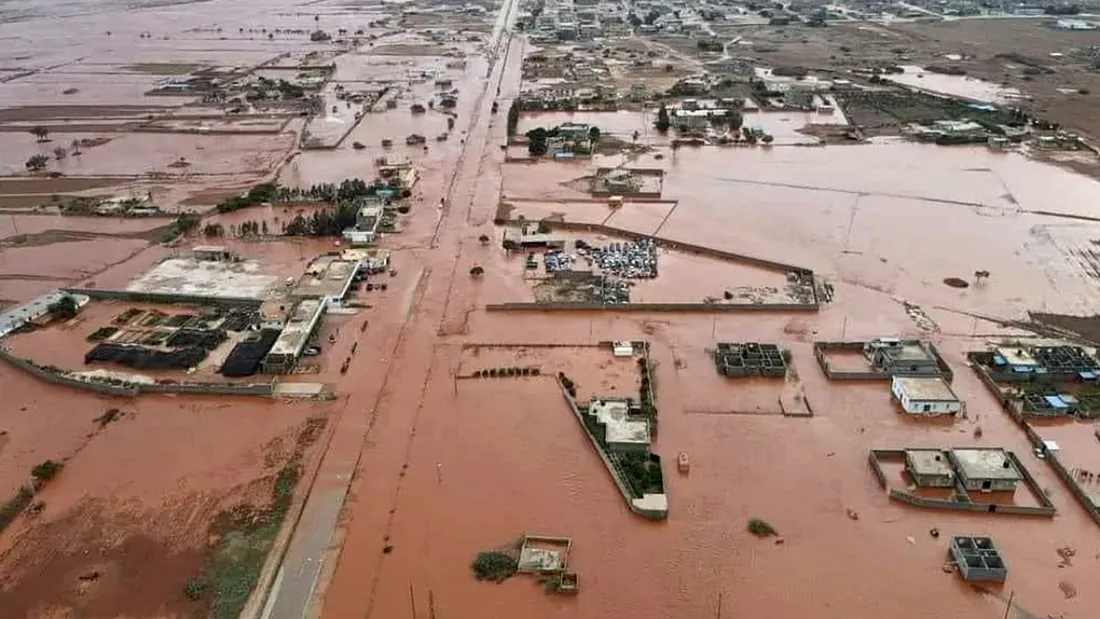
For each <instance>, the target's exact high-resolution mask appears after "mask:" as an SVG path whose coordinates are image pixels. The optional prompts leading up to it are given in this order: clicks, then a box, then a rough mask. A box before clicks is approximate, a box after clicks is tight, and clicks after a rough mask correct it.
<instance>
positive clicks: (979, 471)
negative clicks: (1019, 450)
mask: <svg viewBox="0 0 1100 619" xmlns="http://www.w3.org/2000/svg"><path fill="white" fill-rule="evenodd" d="M948 455H949V456H950V458H951V460H952V463H953V464H954V467H955V474H956V475H958V478H959V482H960V483H962V485H963V487H964V488H966V489H967V490H968V491H973V490H977V491H982V492H1013V491H1015V490H1016V485H1017V484H1018V483H1019V482H1020V480H1021V479H1023V475H1021V474H1020V471H1019V470H1018V469H1017V468H1016V464H1015V463H1014V462H1013V461H1012V458H1011V457H1010V454H1009V453H1008V452H1006V451H1005V450H1003V449H998V448H976V447H975V448H966V449H952V450H951V451H950V452H948Z"/></svg>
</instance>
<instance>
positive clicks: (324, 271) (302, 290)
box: [290, 254, 359, 306]
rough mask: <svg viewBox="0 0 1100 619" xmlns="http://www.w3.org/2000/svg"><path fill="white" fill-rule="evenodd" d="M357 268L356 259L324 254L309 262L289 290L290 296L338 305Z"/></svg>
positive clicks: (348, 287) (346, 291)
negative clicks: (303, 272) (302, 273)
mask: <svg viewBox="0 0 1100 619" xmlns="http://www.w3.org/2000/svg"><path fill="white" fill-rule="evenodd" d="M358 269H359V263H358V262H357V261H352V260H345V259H343V258H342V257H341V255H340V254H325V255H323V256H320V257H318V258H317V259H316V260H314V261H313V262H311V263H310V265H309V267H307V268H306V272H305V274H304V275H302V277H301V278H300V279H299V280H298V283H297V284H296V285H295V286H294V287H293V288H292V289H291V290H290V296H291V297H292V298H296V299H320V300H321V301H322V302H323V303H324V304H325V305H331V306H338V305H340V304H341V303H342V302H343V300H344V298H345V297H346V296H347V294H348V291H349V290H350V289H351V285H352V283H353V282H354V281H355V276H356V274H357V272H358Z"/></svg>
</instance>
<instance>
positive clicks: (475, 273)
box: [470, 266, 485, 277]
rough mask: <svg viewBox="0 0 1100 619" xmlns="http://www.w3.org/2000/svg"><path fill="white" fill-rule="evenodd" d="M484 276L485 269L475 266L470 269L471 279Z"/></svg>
mask: <svg viewBox="0 0 1100 619" xmlns="http://www.w3.org/2000/svg"><path fill="white" fill-rule="evenodd" d="M484 274H485V269H483V268H481V267H479V266H475V267H473V268H472V269H470V277H481V276H482V275H484Z"/></svg>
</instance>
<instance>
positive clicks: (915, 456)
mask: <svg viewBox="0 0 1100 619" xmlns="http://www.w3.org/2000/svg"><path fill="white" fill-rule="evenodd" d="M905 470H906V471H907V472H908V473H909V476H910V477H912V478H913V481H914V483H916V484H917V485H918V486H920V487H924V488H953V487H955V468H954V466H952V464H951V461H950V460H949V459H948V458H947V454H945V453H944V452H943V450H942V449H906V450H905Z"/></svg>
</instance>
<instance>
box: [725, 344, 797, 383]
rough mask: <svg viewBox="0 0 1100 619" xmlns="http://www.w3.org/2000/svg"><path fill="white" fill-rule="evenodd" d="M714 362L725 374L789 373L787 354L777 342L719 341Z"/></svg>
mask: <svg viewBox="0 0 1100 619" xmlns="http://www.w3.org/2000/svg"><path fill="white" fill-rule="evenodd" d="M714 364H715V366H716V368H717V369H718V373H719V374H722V375H723V376H731V377H733V376H775V377H783V376H786V375H787V360H786V355H785V354H784V351H783V350H782V349H780V348H779V347H778V346H776V345H775V344H757V343H755V342H746V343H730V342H719V343H718V346H717V348H716V349H715V351H714Z"/></svg>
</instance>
